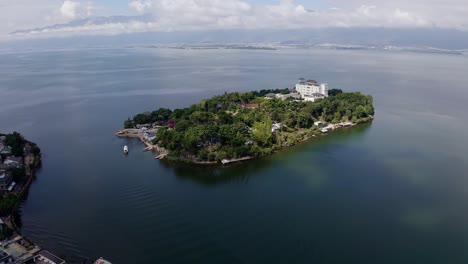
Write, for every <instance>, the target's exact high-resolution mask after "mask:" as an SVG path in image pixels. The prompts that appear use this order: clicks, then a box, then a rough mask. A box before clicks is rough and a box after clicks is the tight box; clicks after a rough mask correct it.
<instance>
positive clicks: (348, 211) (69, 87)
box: [0, 48, 468, 264]
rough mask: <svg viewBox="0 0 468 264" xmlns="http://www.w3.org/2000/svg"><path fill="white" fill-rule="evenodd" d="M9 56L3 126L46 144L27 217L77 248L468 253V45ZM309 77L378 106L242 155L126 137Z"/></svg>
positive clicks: (1, 87)
mask: <svg viewBox="0 0 468 264" xmlns="http://www.w3.org/2000/svg"><path fill="white" fill-rule="evenodd" d="M0 61H1V63H0V131H3V132H12V131H19V132H21V133H22V134H24V135H25V136H26V138H28V139H29V140H31V141H34V142H36V143H38V145H39V146H40V147H41V149H42V152H43V164H42V167H41V169H40V170H39V171H38V173H37V177H36V179H35V181H34V182H33V184H32V186H31V189H30V191H29V193H28V197H26V199H25V200H24V201H23V202H22V206H21V212H20V224H21V230H22V232H23V233H24V235H25V236H27V237H28V238H30V239H31V240H33V241H34V242H35V243H37V244H38V245H40V246H42V247H44V248H47V249H49V250H51V251H52V252H54V253H56V254H57V255H61V256H65V258H66V259H67V260H68V261H70V262H71V263H83V260H93V259H95V258H98V257H101V256H102V257H105V258H107V259H109V260H110V261H112V262H113V263H117V264H118V263H327V264H328V263H356V264H358V263H359V264H362V263H411V264H414V263H425V264H427V263H441V264H442V263H452V264H454V263H460V264H461V263H467V262H468V250H467V248H466V247H467V245H468V225H467V223H468V202H467V201H468V173H467V171H468V155H467V152H466V151H467V150H468V140H467V137H466V131H467V130H468V122H467V118H466V117H465V115H466V112H467V110H468V106H467V104H466V102H468V90H467V85H466V84H467V83H468V74H467V70H468V58H467V57H466V56H456V55H436V54H418V53H399V52H378V51H339V50H318V49H304V50H296V49H283V50H276V51H266V50H189V49H186V50H176V49H149V48H148V49H144V48H132V49H130V48H127V49H126V48H94V49H77V50H72V49H70V50H54V51H40V52H39V51H37V52H35V51H29V52H26V51H25V52H10V53H1V54H0ZM300 77H304V78H314V79H317V80H319V81H322V82H328V83H329V85H330V88H340V89H343V90H345V91H361V92H363V93H366V94H372V95H373V96H374V106H375V111H376V115H375V120H374V121H373V122H372V123H371V124H367V125H362V126H358V127H355V128H350V129H343V130H341V131H337V132H333V133H330V134H329V135H326V136H321V137H318V138H316V139H313V140H310V141H308V142H305V143H303V144H300V145H297V146H295V147H291V148H289V149H286V150H284V151H282V152H280V153H277V154H275V155H273V156H270V157H266V158H262V159H259V160H254V161H249V162H244V163H240V164H232V165H229V166H224V167H223V166H214V167H203V166H194V165H187V164H177V163H169V162H167V161H157V160H155V159H154V157H155V155H154V154H152V153H149V152H143V151H142V150H143V148H144V146H143V145H142V144H141V143H139V142H138V141H137V140H131V139H119V138H117V137H115V136H114V133H115V131H116V130H117V129H119V128H121V127H122V125H123V121H124V120H125V119H127V118H128V117H131V116H133V115H134V114H137V113H140V112H143V111H151V110H154V109H157V108H159V107H167V108H181V107H186V106H189V105H190V104H193V103H197V102H198V101H199V100H200V99H203V98H208V97H211V96H213V95H216V94H222V93H224V92H233V91H250V90H260V89H269V88H285V87H292V86H293V85H294V83H295V81H296V80H297V79H298V78H300ZM125 144H127V145H128V146H129V149H130V154H129V155H127V156H125V155H123V153H122V147H123V145H125Z"/></svg>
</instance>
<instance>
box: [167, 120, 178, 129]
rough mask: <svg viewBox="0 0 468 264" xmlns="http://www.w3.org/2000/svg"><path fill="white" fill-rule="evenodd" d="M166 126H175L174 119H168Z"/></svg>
mask: <svg viewBox="0 0 468 264" xmlns="http://www.w3.org/2000/svg"><path fill="white" fill-rule="evenodd" d="M167 126H169V128H174V127H175V126H176V123H175V121H174V119H169V121H167Z"/></svg>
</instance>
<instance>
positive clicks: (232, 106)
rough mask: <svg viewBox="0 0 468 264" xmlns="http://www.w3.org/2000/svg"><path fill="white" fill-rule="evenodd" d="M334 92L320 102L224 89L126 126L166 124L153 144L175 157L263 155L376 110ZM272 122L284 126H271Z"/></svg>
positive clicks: (361, 98)
mask: <svg viewBox="0 0 468 264" xmlns="http://www.w3.org/2000/svg"><path fill="white" fill-rule="evenodd" d="M335 90H336V91H335ZM331 91H333V96H329V97H326V98H324V99H321V100H318V101H316V102H304V101H295V100H291V99H288V100H281V99H278V98H273V99H266V98H264V96H265V95H266V94H268V93H272V92H273V93H281V92H284V93H288V92H289V90H288V89H284V90H282V89H278V90H261V91H254V92H247V93H238V92H235V93H225V94H223V95H218V96H214V97H212V98H210V99H205V100H202V101H201V102H200V103H198V104H194V105H192V106H190V107H187V108H183V109H175V110H173V111H172V110H170V109H165V108H160V109H158V110H155V111H153V112H145V113H141V114H138V115H135V116H134V117H133V119H128V120H127V121H125V127H134V126H136V125H138V124H156V125H159V126H162V127H161V128H160V129H159V130H158V133H157V135H156V138H155V139H154V143H157V144H159V145H160V146H162V147H164V148H166V149H168V150H169V152H170V156H177V157H183V158H186V159H190V160H200V161H207V160H210V161H211V160H221V159H224V158H240V157H245V156H258V155H264V154H269V153H271V152H273V151H274V150H276V149H279V148H281V147H284V146H286V145H291V144H295V143H297V142H299V141H300V140H303V139H305V138H307V137H308V136H310V135H311V133H314V132H316V131H317V127H315V126H314V121H326V122H331V123H339V122H342V121H347V120H350V121H351V120H352V121H353V122H355V123H359V122H364V121H367V120H369V119H370V116H372V115H373V114H374V107H373V99H372V96H370V95H363V94H361V93H359V92H355V93H343V92H342V91H341V90H338V89H333V90H331ZM247 104H259V107H258V108H253V109H252V108H249V107H247ZM273 124H276V125H278V124H279V126H280V127H279V128H277V129H272V126H273Z"/></svg>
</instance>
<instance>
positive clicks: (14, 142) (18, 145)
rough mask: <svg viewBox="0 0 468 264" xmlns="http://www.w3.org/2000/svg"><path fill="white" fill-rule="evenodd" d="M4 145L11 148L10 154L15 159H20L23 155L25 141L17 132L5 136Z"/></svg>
mask: <svg viewBox="0 0 468 264" xmlns="http://www.w3.org/2000/svg"><path fill="white" fill-rule="evenodd" d="M5 143H6V145H7V146H9V147H11V153H12V154H13V155H14V156H16V157H22V156H23V154H24V150H23V149H24V144H25V140H24V138H23V136H21V134H20V133H18V132H13V134H8V135H6V140H5Z"/></svg>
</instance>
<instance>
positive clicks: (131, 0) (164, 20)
mask: <svg viewBox="0 0 468 264" xmlns="http://www.w3.org/2000/svg"><path fill="white" fill-rule="evenodd" d="M97 18H99V19H97ZM54 25H55V26H54ZM57 25H58V26H57ZM379 27H385V28H412V29H414V28H416V29H418V28H437V29H452V30H453V29H454V30H460V31H468V3H467V0H444V1H442V0H391V1H389V0H0V41H1V40H15V39H35V38H54V37H68V36H79V35H118V34H128V33H137V32H138V33H141V32H173V31H196V30H218V29H246V30H247V29H284V30H287V29H303V28H379ZM14 32H16V33H14Z"/></svg>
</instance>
